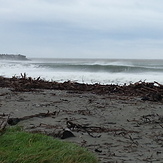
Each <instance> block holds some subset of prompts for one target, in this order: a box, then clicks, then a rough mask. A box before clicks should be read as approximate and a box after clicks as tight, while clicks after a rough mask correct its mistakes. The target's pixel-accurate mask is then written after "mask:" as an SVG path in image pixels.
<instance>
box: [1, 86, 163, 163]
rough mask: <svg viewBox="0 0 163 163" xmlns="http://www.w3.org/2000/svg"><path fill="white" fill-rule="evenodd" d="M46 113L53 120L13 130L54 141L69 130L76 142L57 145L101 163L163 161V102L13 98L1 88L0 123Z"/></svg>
mask: <svg viewBox="0 0 163 163" xmlns="http://www.w3.org/2000/svg"><path fill="white" fill-rule="evenodd" d="M48 111H49V113H54V114H53V115H51V116H47V117H33V118H29V119H26V120H23V121H20V122H19V123H18V124H17V125H20V126H23V127H24V129H25V130H27V131H31V132H41V133H45V134H48V135H51V136H54V137H59V136H60V135H61V134H62V133H63V132H64V130H65V129H67V128H68V127H69V130H70V131H71V132H72V133H73V134H74V136H75V137H70V138H66V139H62V140H63V141H70V142H74V143H77V144H79V145H81V146H83V147H85V148H87V149H89V150H90V151H92V152H94V153H95V155H97V157H98V158H99V160H100V162H102V163H116V162H117V163H123V162H124V163H141V162H155V163H161V162H162V160H163V152H162V148H163V105H162V102H152V101H142V100H141V97H134V96H121V95H109V94H105V95H97V94H94V93H90V92H81V91H78V92H77V91H65V90H62V91H61V90H36V91H33V92H13V91H11V90H10V89H8V88H0V121H3V120H4V119H5V118H6V117H7V116H3V113H4V114H10V118H21V117H24V116H30V115H35V114H38V113H47V112H48ZM70 125H71V126H70ZM73 125H74V126H73Z"/></svg>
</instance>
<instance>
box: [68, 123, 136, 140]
mask: <svg viewBox="0 0 163 163" xmlns="http://www.w3.org/2000/svg"><path fill="white" fill-rule="evenodd" d="M67 127H68V128H69V129H70V130H73V131H74V130H75V131H78V132H79V131H85V132H86V133H88V135H89V136H91V137H93V138H100V137H101V135H98V136H94V135H93V134H92V133H102V132H105V133H108V132H113V133H114V134H115V135H121V134H124V135H126V134H128V133H138V132H137V131H133V130H125V129H124V128H120V129H116V128H104V127H96V126H84V125H80V124H76V123H73V122H71V121H67Z"/></svg>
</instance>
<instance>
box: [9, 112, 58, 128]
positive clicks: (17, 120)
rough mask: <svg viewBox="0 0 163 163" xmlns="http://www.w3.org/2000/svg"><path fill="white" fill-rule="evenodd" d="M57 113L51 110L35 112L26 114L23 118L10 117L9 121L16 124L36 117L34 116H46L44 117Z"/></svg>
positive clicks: (10, 123)
mask: <svg viewBox="0 0 163 163" xmlns="http://www.w3.org/2000/svg"><path fill="white" fill-rule="evenodd" d="M56 114H57V112H49V111H48V112H47V113H38V114H34V115H29V116H24V117H21V118H9V119H8V121H7V122H8V124H9V125H16V124H17V123H19V122H20V121H23V120H27V119H30V118H34V117H39V118H44V117H50V116H54V115H56Z"/></svg>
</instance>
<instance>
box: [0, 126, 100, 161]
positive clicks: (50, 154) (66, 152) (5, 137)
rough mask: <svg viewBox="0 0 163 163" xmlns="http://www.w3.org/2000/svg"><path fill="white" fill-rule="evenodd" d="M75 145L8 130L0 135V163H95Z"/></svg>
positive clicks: (92, 157)
mask: <svg viewBox="0 0 163 163" xmlns="http://www.w3.org/2000/svg"><path fill="white" fill-rule="evenodd" d="M97 162H98V161H97V159H96V158H95V156H94V155H93V154H92V153H90V152H88V151H87V150H86V149H84V148H81V147H79V146H78V145H76V144H73V143H68V142H63V141H61V140H58V139H54V138H52V137H49V136H45V135H41V134H32V133H27V132H24V131H22V129H21V128H18V127H17V128H15V127H14V128H13V127H12V128H9V129H7V130H6V131H5V132H4V133H3V134H2V135H0V163H97Z"/></svg>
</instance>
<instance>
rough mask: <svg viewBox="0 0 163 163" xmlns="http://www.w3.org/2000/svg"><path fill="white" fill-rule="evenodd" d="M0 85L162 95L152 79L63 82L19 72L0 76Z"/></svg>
mask: <svg viewBox="0 0 163 163" xmlns="http://www.w3.org/2000/svg"><path fill="white" fill-rule="evenodd" d="M0 87H9V88H12V91H22V92H25V91H36V89H55V90H67V91H68V92H71V93H73V91H74V92H76V91H77V92H83V91H90V92H93V93H97V94H118V95H125V96H141V97H142V100H150V101H161V100H162V96H163V85H162V84H160V83H158V82H156V81H154V82H153V83H148V82H142V81H139V82H136V83H133V84H132V83H131V84H129V85H126V84H124V85H122V86H120V85H116V84H109V85H101V84H98V83H96V84H84V83H77V82H71V81H66V82H63V83H59V82H55V81H45V80H42V79H41V78H40V77H38V78H36V79H35V78H34V79H33V78H31V77H27V76H26V74H25V73H24V74H21V77H15V76H14V77H12V78H5V77H2V76H0Z"/></svg>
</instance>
